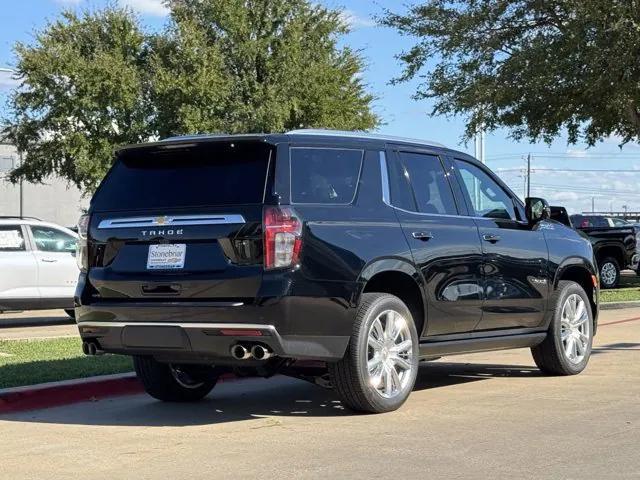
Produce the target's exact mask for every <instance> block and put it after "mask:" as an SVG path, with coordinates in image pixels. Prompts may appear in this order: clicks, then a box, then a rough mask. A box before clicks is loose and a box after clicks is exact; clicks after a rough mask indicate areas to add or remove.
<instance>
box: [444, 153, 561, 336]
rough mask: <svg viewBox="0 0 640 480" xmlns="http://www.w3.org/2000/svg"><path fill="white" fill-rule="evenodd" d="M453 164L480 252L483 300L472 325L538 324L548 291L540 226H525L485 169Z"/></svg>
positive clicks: (482, 327)
mask: <svg viewBox="0 0 640 480" xmlns="http://www.w3.org/2000/svg"><path fill="white" fill-rule="evenodd" d="M455 165H456V167H457V172H458V179H459V182H460V184H461V188H462V191H463V194H464V197H465V200H466V202H467V203H468V205H469V210H471V212H472V214H473V215H474V220H475V221H476V223H477V225H478V229H479V233H480V239H481V241H482V252H483V255H484V263H483V271H484V277H485V301H484V306H483V315H482V320H481V321H480V323H479V324H478V326H477V327H476V329H477V330H495V329H509V328H527V327H529V328H534V327H539V326H541V325H542V324H543V320H544V313H545V308H546V302H547V297H548V294H549V278H548V274H549V269H548V262H549V253H548V250H547V242H546V240H545V238H544V233H543V231H542V229H539V228H538V226H536V227H534V228H533V229H532V228H531V227H530V226H529V225H528V222H526V221H525V220H524V218H522V217H523V216H524V212H523V211H521V209H519V208H518V206H517V204H516V202H515V198H514V197H512V196H511V194H510V193H509V192H508V191H507V190H506V189H504V188H503V187H502V186H501V185H500V184H499V183H498V182H497V181H496V180H495V179H494V178H493V176H492V175H491V174H490V172H489V171H488V170H486V169H485V168H483V167H481V166H479V165H477V164H475V163H473V162H469V161H466V160H463V159H456V160H455ZM538 225H540V224H538Z"/></svg>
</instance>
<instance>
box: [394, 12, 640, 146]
mask: <svg viewBox="0 0 640 480" xmlns="http://www.w3.org/2000/svg"><path fill="white" fill-rule="evenodd" d="M639 12H640V10H639V9H638V2H637V1H636V0H633V1H632V0H482V1H478V0H462V1H457V0H456V1H450V0H429V1H427V2H424V3H422V4H420V5H417V6H414V7H412V8H410V10H409V11H408V12H407V13H406V14H396V13H392V12H386V14H385V16H384V18H383V19H382V23H383V24H385V25H387V26H390V27H394V28H396V29H398V30H399V31H400V32H401V33H403V34H407V35H412V36H415V37H418V40H417V43H416V44H415V45H414V46H413V47H412V48H411V49H410V50H408V51H406V52H404V53H402V54H400V55H399V58H400V59H401V60H402V62H403V63H404V64H405V70H404V72H403V74H402V76H401V77H399V78H397V79H396V80H395V81H398V82H402V81H407V80H409V79H414V78H416V77H421V78H422V79H423V82H422V83H421V84H420V85H419V87H418V89H417V92H416V94H415V97H416V98H417V99H425V98H431V99H434V107H433V111H432V114H444V115H452V114H462V115H464V116H466V117H467V118H468V120H469V121H468V124H467V130H466V134H465V137H466V138H467V139H468V138H470V137H471V136H473V134H474V133H475V132H476V131H477V129H478V128H479V127H480V126H483V127H484V128H486V129H488V130H492V129H495V128H498V127H506V128H508V129H510V130H511V132H512V136H513V137H514V138H515V139H517V140H519V139H523V138H524V139H529V140H531V141H538V140H543V141H545V142H551V141H552V140H553V139H554V138H556V137H557V136H559V135H560V134H561V133H562V132H563V131H564V130H566V131H567V132H568V140H569V142H570V143H576V142H578V141H579V140H584V141H586V142H587V143H588V144H589V145H594V144H595V143H596V142H598V141H599V140H602V139H603V138H605V137H607V136H609V135H612V134H615V135H619V136H621V137H622V143H626V142H629V141H638V140H639V138H640V83H639V82H638V80H639V79H640V63H638V61H637V59H638V56H639V54H640V36H639V35H638V33H639V31H640V13H639Z"/></svg>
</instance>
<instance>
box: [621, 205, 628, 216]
mask: <svg viewBox="0 0 640 480" xmlns="http://www.w3.org/2000/svg"><path fill="white" fill-rule="evenodd" d="M622 208H624V218H627V210H628V209H629V206H628V205H622Z"/></svg>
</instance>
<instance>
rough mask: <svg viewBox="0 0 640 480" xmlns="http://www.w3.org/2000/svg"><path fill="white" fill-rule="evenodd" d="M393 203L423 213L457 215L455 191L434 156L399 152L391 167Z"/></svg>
mask: <svg viewBox="0 0 640 480" xmlns="http://www.w3.org/2000/svg"><path fill="white" fill-rule="evenodd" d="M389 177H390V192H391V202H392V204H393V205H395V206H397V207H400V208H404V209H405V210H410V211H417V212H420V213H436V214H441V215H457V214H458V210H457V208H456V203H455V200H454V199H453V192H452V191H451V186H450V185H449V180H448V179H447V177H446V174H445V171H444V169H443V167H442V163H441V162H440V159H439V158H438V157H437V156H435V155H426V154H422V153H411V152H400V154H399V159H397V158H396V159H393V160H392V161H391V166H390V168H389Z"/></svg>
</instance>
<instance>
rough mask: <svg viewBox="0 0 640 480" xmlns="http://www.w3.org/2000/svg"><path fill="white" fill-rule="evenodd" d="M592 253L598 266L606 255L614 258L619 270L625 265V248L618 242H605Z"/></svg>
mask: <svg viewBox="0 0 640 480" xmlns="http://www.w3.org/2000/svg"><path fill="white" fill-rule="evenodd" d="M594 253H595V257H596V263H597V266H598V268H600V262H601V261H602V260H604V259H605V258H607V257H612V258H615V259H616V261H617V262H618V266H619V267H620V269H621V270H624V268H625V267H626V266H627V265H626V263H627V260H626V255H625V248H624V247H623V246H622V245H621V244H619V243H606V244H604V245H602V246H599V247H598V248H597V250H595V252H594Z"/></svg>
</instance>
